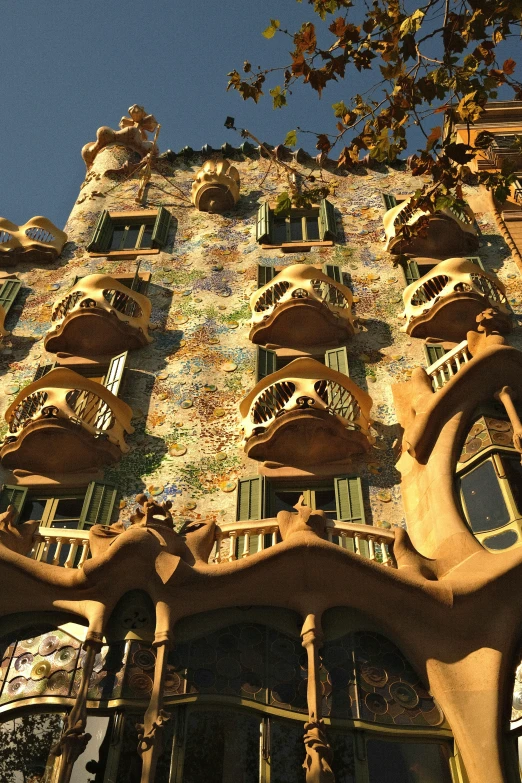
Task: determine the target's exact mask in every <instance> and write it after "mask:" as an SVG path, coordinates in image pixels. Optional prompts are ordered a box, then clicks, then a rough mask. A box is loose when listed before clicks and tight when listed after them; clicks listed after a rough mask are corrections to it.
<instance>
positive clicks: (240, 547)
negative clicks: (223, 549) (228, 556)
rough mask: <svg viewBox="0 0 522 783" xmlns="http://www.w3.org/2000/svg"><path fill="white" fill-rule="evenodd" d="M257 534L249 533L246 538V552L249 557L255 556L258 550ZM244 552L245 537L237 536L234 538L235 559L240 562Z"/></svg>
mask: <svg viewBox="0 0 522 783" xmlns="http://www.w3.org/2000/svg"><path fill="white" fill-rule="evenodd" d="M259 535H260V534H259V533H250V535H249V537H248V552H249V554H250V555H255V553H256V552H257V550H258V549H259ZM244 551H245V536H238V537H237V538H236V552H235V555H236V558H237V560H240V559H241V558H242V557H243V552H244Z"/></svg>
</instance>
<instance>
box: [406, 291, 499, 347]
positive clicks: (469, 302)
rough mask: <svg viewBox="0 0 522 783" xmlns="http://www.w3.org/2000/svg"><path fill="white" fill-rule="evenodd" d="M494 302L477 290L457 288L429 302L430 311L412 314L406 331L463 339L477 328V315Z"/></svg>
mask: <svg viewBox="0 0 522 783" xmlns="http://www.w3.org/2000/svg"><path fill="white" fill-rule="evenodd" d="M490 306H491V304H490V303H489V301H488V300H487V299H486V297H484V296H481V295H480V294H477V293H474V292H473V291H470V292H468V291H454V292H453V293H452V294H448V295H447V296H444V297H441V298H440V299H439V300H438V301H437V300H435V301H434V302H433V303H427V304H426V311H425V312H424V313H421V314H419V315H416V316H414V317H412V318H411V320H410V322H409V324H408V325H407V326H406V327H405V329H404V331H405V332H406V333H407V334H409V335H411V337H424V338H426V337H434V338H437V339H440V340H447V341H449V342H455V343H460V342H461V341H462V340H464V339H465V337H466V334H467V332H468V331H470V329H476V326H477V322H476V318H477V315H479V313H481V312H482V311H483V310H484V309H485V308H486V307H490ZM496 306H497V307H498V304H497V305H496ZM506 320H507V319H506Z"/></svg>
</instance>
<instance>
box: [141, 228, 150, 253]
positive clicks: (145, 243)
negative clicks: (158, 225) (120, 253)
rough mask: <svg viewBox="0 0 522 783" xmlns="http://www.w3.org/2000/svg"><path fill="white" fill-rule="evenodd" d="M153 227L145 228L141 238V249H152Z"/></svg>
mask: <svg viewBox="0 0 522 783" xmlns="http://www.w3.org/2000/svg"><path fill="white" fill-rule="evenodd" d="M152 228H153V227H152V226H145V230H144V232H143V235H142V237H141V242H140V247H142V248H150V247H152Z"/></svg>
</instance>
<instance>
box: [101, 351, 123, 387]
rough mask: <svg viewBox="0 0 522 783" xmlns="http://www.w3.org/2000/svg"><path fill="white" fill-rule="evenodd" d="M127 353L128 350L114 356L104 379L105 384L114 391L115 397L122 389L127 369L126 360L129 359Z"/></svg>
mask: <svg viewBox="0 0 522 783" xmlns="http://www.w3.org/2000/svg"><path fill="white" fill-rule="evenodd" d="M127 353H128V351H125V353H120V354H119V356H113V358H112V359H111V362H110V364H109V369H108V370H107V374H106V376H105V378H104V379H103V385H104V386H105V388H106V389H108V390H109V391H110V392H112V393H113V394H114V396H115V397H117V396H118V392H119V390H120V386H121V382H122V379H123V373H124V370H125V362H126V361H127Z"/></svg>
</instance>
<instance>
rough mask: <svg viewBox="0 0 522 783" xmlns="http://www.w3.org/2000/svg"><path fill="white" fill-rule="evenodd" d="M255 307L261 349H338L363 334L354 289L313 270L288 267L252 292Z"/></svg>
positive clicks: (253, 338) (254, 323)
mask: <svg viewBox="0 0 522 783" xmlns="http://www.w3.org/2000/svg"><path fill="white" fill-rule="evenodd" d="M250 307H251V309H252V328H251V330H250V340H251V341H252V342H253V343H255V344H257V345H273V346H286V347H289V348H298V347H302V346H314V345H329V344H336V345H337V344H338V343H340V342H344V341H345V340H347V339H348V338H350V337H351V336H352V335H353V334H354V333H355V332H356V331H357V328H356V326H355V323H354V318H353V316H352V292H351V291H350V289H349V288H347V287H346V286H344V285H342V284H341V283H336V282H334V281H333V280H332V279H331V278H330V277H328V275H326V274H324V272H322V271H321V270H319V269H316V268H315V267H313V266H307V265H304V264H293V265H292V266H288V267H286V268H285V269H283V270H282V271H281V272H279V274H277V275H276V276H275V277H274V278H273V279H272V280H271V281H270V282H269V283H267V284H266V285H264V286H262V287H261V288H259V289H258V290H257V291H255V292H254V293H253V294H252V296H251V297H250Z"/></svg>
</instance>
